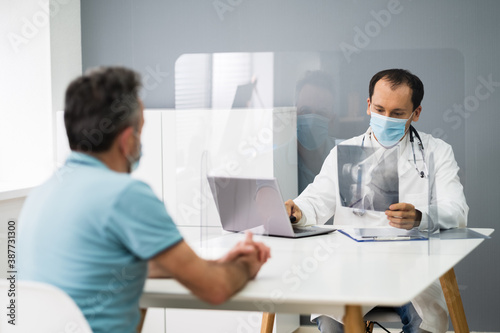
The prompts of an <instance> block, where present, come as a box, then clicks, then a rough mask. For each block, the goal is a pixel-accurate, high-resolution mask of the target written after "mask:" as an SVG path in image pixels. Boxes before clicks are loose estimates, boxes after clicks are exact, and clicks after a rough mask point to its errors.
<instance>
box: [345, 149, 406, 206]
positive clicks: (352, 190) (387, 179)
mask: <svg viewBox="0 0 500 333" xmlns="http://www.w3.org/2000/svg"><path fill="white" fill-rule="evenodd" d="M337 166H338V179H339V191H340V198H341V200H342V206H344V207H350V208H353V209H354V210H355V211H359V212H360V213H362V212H364V211H365V210H375V211H385V210H387V209H388V208H389V206H390V205H391V204H393V203H398V202H399V178H398V150H397V148H393V149H388V150H386V149H378V150H375V149H373V148H371V147H361V146H349V145H338V146H337Z"/></svg>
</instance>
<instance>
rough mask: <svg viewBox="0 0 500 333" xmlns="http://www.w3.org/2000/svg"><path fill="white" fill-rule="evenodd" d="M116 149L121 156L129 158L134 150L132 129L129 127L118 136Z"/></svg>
mask: <svg viewBox="0 0 500 333" xmlns="http://www.w3.org/2000/svg"><path fill="white" fill-rule="evenodd" d="M117 139H118V149H119V150H120V152H121V153H122V154H123V156H130V155H132V154H133V152H134V149H135V141H134V140H135V137H134V128H133V127H132V126H129V127H127V128H125V129H124V130H123V131H122V132H121V133H120V134H119V135H118V138H117Z"/></svg>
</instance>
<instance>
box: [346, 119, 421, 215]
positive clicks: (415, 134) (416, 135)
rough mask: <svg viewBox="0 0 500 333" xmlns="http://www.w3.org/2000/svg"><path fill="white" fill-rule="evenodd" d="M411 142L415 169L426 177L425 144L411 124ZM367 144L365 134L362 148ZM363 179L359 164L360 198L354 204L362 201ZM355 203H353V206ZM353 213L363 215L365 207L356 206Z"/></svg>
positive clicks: (358, 186)
mask: <svg viewBox="0 0 500 333" xmlns="http://www.w3.org/2000/svg"><path fill="white" fill-rule="evenodd" d="M370 136H371V133H370ZM415 137H416V138H417V140H418V143H417V144H418V149H419V150H420V154H421V155H422V162H423V164H424V170H425V172H424V171H423V170H420V169H419V168H418V165H417V158H416V156H415V144H414V141H415ZM410 144H411V151H412V154H413V164H414V165H415V170H417V173H418V174H419V176H420V178H426V174H427V175H429V171H428V169H427V163H426V161H425V154H424V145H423V143H422V139H421V138H420V135H419V134H418V132H417V130H416V129H415V128H414V127H413V126H411V125H410ZM364 145H365V136H363V140H362V142H361V148H363V147H364ZM361 181H362V168H361V166H358V174H357V191H356V195H357V197H358V198H360V199H359V200H358V201H356V202H355V203H354V204H353V205H355V204H357V203H359V202H360V201H362V198H361ZM353 205H351V207H352V208H354V207H353ZM353 213H354V214H355V215H358V216H363V215H364V214H365V209H363V208H354V209H353Z"/></svg>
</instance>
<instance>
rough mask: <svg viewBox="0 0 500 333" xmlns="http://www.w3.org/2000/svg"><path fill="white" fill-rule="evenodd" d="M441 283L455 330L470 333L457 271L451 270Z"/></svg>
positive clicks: (458, 332) (460, 332)
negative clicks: (456, 274) (456, 275)
mask: <svg viewBox="0 0 500 333" xmlns="http://www.w3.org/2000/svg"><path fill="white" fill-rule="evenodd" d="M439 281H440V282H441V287H442V288H443V293H444V298H445V299H446V305H447V306H448V311H449V312H450V318H451V323H452V324H453V329H454V330H455V332H456V333H469V326H468V325H467V319H466V318H465V311H464V306H463V304H462V297H460V291H459V290H458V284H457V279H456V277H455V270H454V269H453V268H452V269H450V270H449V271H448V272H446V273H445V274H444V275H443V276H441V278H439Z"/></svg>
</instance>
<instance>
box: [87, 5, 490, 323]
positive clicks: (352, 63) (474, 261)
mask: <svg viewBox="0 0 500 333" xmlns="http://www.w3.org/2000/svg"><path fill="white" fill-rule="evenodd" d="M217 4H218V5H221V4H222V6H225V9H227V11H225V12H224V13H220V12H219V13H218V12H217V10H216V8H215V6H216V5H217ZM81 6H82V52H83V59H82V60H83V69H84V70H85V69H87V68H88V67H92V66H96V65H110V64H113V65H116V64H121V65H125V66H129V67H132V68H134V69H136V70H137V71H139V72H141V73H142V74H143V77H144V78H146V79H147V80H148V82H149V84H148V86H147V87H146V89H145V91H144V92H143V94H144V95H143V96H144V100H145V105H146V107H149V108H156V107H161V108H172V107H174V106H175V87H174V73H175V61H176V59H177V58H178V57H179V56H180V55H182V54H185V53H216V52H276V53H277V54H278V53H279V56H277V57H275V64H274V67H275V70H276V71H277V72H279V71H280V70H281V74H280V75H281V76H280V77H278V76H277V77H276V78H275V92H274V95H275V105H277V106H279V105H287V104H289V105H292V104H293V100H292V98H291V97H290V96H288V97H287V91H291V90H290V89H293V85H294V80H295V79H296V78H291V79H290V80H284V79H283V78H284V76H283V75H284V74H283V73H287V72H288V70H287V68H288V69H290V67H293V66H294V64H293V59H298V58H300V57H298V58H297V57H293V54H296V53H297V52H299V53H300V52H306V53H318V54H319V55H320V57H319V58H320V59H323V60H324V61H323V62H322V63H321V67H323V68H328V66H329V59H330V60H331V59H335V61H333V63H334V65H332V66H333V67H335V69H334V70H332V72H333V73H335V74H336V75H337V76H336V78H335V79H336V82H338V86H339V88H338V91H337V94H336V96H337V100H336V103H337V104H336V108H337V109H338V110H339V113H340V114H342V113H343V112H344V113H345V112H347V111H349V112H351V111H352V110H351V109H353V108H354V109H355V110H354V111H355V113H357V114H359V115H360V116H362V115H363V114H364V111H365V109H366V104H365V103H366V98H367V86H368V81H369V79H370V77H371V76H372V75H373V74H374V73H375V72H377V71H378V70H381V69H385V68H389V67H402V68H408V69H410V70H411V71H413V72H414V73H415V74H417V75H419V76H420V78H421V79H422V81H423V82H424V85H425V88H426V95H425V97H424V101H423V104H422V105H423V108H424V111H423V113H422V117H421V121H419V123H418V124H417V126H416V127H417V129H418V130H421V131H424V132H428V133H433V134H434V135H435V136H438V137H441V138H443V139H444V140H445V141H447V142H449V143H450V144H452V145H453V147H454V151H455V154H456V158H457V161H458V163H459V165H460V167H461V174H460V176H461V179H462V182H463V183H464V185H465V194H466V197H467V200H468V204H469V206H470V213H469V226H470V227H488V228H497V224H498V222H497V221H498V217H497V211H498V208H497V207H498V203H499V202H500V189H499V187H500V177H499V176H498V170H499V168H498V164H499V162H500V148H499V146H498V145H497V144H495V143H494V142H495V141H494V140H495V136H494V133H495V131H496V130H497V127H498V124H499V120H498V115H497V112H496V111H497V106H498V105H500V66H499V59H500V43H499V41H500V37H499V33H500V20H499V19H498V13H500V2H498V1H494V0H491V1H467V0H460V1H457V0H441V1H411V0H401V1H400V2H398V1H392V0H391V1H378V0H377V1H373V0H370V1H368V0H366V1H363V0H352V1H333V0H321V1H320V0H286V1H285V0H266V1H264V0H252V1H244V0H220V1H212V0H210V1H207V0H205V1H203V0H178V1H163V0H144V1H132V0H106V1H102V0H84V1H82V4H81ZM391 10H392V14H391V16H390V18H388V16H387V15H386V16H383V17H380V15H377V13H380V12H381V11H384V13H388V12H389V13H390V12H391ZM377 16H378V20H377ZM360 30H361V31H366V30H367V32H365V33H364V35H365V36H362V37H360V33H359V31H360ZM363 37H364V38H363ZM342 48H344V49H346V48H348V49H349V50H351V51H353V53H352V54H350V55H347V54H345V52H343V51H342ZM354 48H355V50H354ZM276 59H280V61H278V60H276ZM287 66H288V67H287ZM297 66H298V67H300V66H299V64H297ZM301 66H302V65H301ZM283 67H284V68H285V69H283ZM155 72H156V73H155ZM485 80H486V81H488V80H492V81H493V82H494V83H493V84H490V85H488V86H485V85H484V83H483V82H484V81H485ZM276 82H282V83H283V84H282V85H281V84H280V85H279V86H278V87H277V86H276ZM287 82H288V83H287ZM290 82H291V83H290ZM497 82H498V83H497ZM287 85H288V86H287ZM280 89H281V90H280ZM288 95H290V94H288ZM463 105H465V107H462V106H463ZM361 122H362V124H363V126H361V127H359V126H354V127H353V133H352V135H355V134H359V128H364V127H366V124H367V123H368V117H365V118H364V119H363V120H362V121H361ZM354 128H355V129H356V130H354ZM355 131H357V132H355ZM346 136H347V134H346ZM499 257H500V242H499V241H498V237H497V236H496V235H495V234H494V235H493V239H491V240H488V241H486V242H485V243H484V244H483V245H482V246H481V247H480V248H479V249H477V250H476V251H475V252H473V253H472V254H471V255H470V256H468V257H467V258H466V259H465V260H464V261H463V262H461V263H459V264H458V265H457V266H456V268H455V271H456V273H457V278H458V283H459V286H460V289H461V293H462V298H463V301H464V307H465V311H466V314H467V317H468V321H469V326H470V328H471V329H472V330H474V331H497V332H498V331H500V324H499V322H498V318H497V315H498V313H499V309H500V306H499V305H498V298H499V296H500V285H499V284H498V282H497V281H498V279H499V277H500V274H499V273H500V268H499V266H498V265H497V262H498V258H499ZM488 258H490V260H488ZM495 258H497V259H495Z"/></svg>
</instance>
